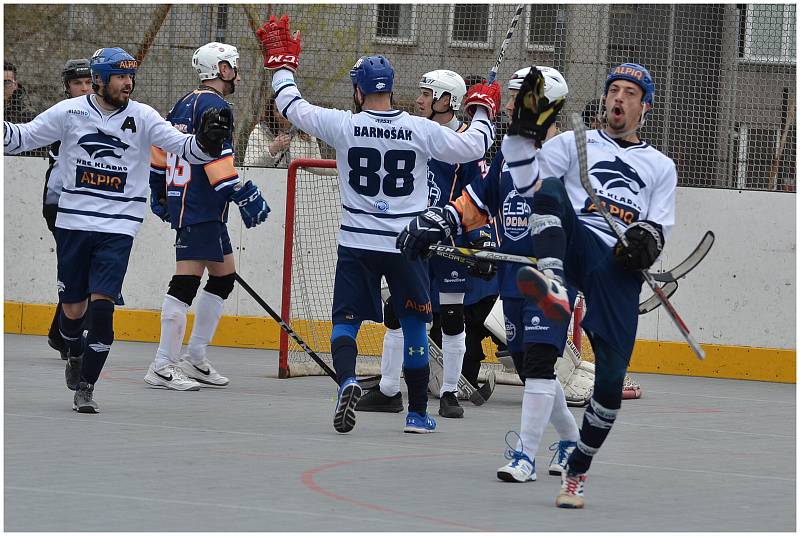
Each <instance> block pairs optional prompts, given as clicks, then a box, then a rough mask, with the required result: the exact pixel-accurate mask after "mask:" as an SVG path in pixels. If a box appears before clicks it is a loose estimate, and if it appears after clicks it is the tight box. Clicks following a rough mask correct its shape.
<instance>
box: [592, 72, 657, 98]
mask: <svg viewBox="0 0 800 536" xmlns="http://www.w3.org/2000/svg"><path fill="white" fill-rule="evenodd" d="M614 80H627V81H629V82H633V83H634V84H636V85H637V86H639V87H640V88H642V91H643V92H644V96H643V97H642V102H643V103H644V104H647V105H649V106H650V107H651V108H652V106H653V100H654V99H655V96H656V84H655V82H653V77H651V76H650V71H648V70H647V69H645V68H644V67H642V66H641V65H639V64H638V63H623V64H622V65H617V66H616V67H612V68H611V69H609V71H608V78H606V88H605V91H603V95H607V94H608V86H610V85H611V82H613V81H614Z"/></svg>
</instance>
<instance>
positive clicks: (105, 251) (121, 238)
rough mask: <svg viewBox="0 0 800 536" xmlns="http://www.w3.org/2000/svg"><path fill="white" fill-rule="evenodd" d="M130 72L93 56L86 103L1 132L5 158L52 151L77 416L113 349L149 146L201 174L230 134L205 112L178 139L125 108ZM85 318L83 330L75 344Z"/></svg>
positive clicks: (129, 104)
mask: <svg viewBox="0 0 800 536" xmlns="http://www.w3.org/2000/svg"><path fill="white" fill-rule="evenodd" d="M136 68H137V61H136V59H134V58H133V56H131V55H130V54H128V53H127V52H125V51H124V50H122V49H121V48H101V49H99V50H98V51H97V52H95V53H94V55H93V56H92V59H91V74H92V85H93V88H94V94H92V95H86V96H84V97H76V98H74V99H67V100H64V101H61V102H60V103H58V104H56V105H54V106H52V107H50V108H48V109H47V110H45V111H44V112H42V113H41V114H39V115H38V116H36V118H34V119H33V121H31V122H30V123H25V124H14V123H9V122H3V134H4V136H3V138H4V139H3V146H4V152H5V154H18V153H21V152H23V151H29V150H31V149H37V148H39V147H43V146H45V145H48V144H50V143H53V142H56V141H61V147H60V152H59V168H61V170H62V177H63V182H62V184H63V189H62V191H61V197H60V198H59V200H58V216H57V217H56V255H57V257H58V291H59V297H60V300H61V303H62V311H61V316H60V318H59V329H60V331H61V336H62V337H63V338H64V341H65V342H66V345H67V366H66V371H65V376H66V382H67V387H68V388H70V389H72V390H74V391H75V395H74V397H73V403H72V409H74V410H76V411H78V412H80V413H97V412H98V411H99V408H98V404H97V402H96V401H95V400H94V399H93V393H94V386H95V383H96V382H97V379H98V378H99V377H100V372H101V371H102V369H103V365H104V364H105V362H106V358H107V357H108V352H109V351H110V350H111V344H112V343H113V342H114V321H113V318H114V299H115V298H116V297H117V296H119V294H120V291H121V290H122V281H123V278H124V277H125V272H126V270H127V268H128V258H129V256H130V252H131V247H132V245H133V238H134V236H136V233H137V231H138V230H139V227H140V226H141V224H142V221H143V219H144V212H145V208H146V207H145V205H146V204H147V183H148V174H149V166H148V163H147V160H148V154H149V153H150V146H151V145H157V146H159V147H163V148H164V149H165V150H168V151H170V152H173V153H175V154H178V155H181V157H182V158H184V159H185V160H187V161H188V162H190V163H193V164H203V163H207V162H210V161H212V160H213V159H215V158H218V157H219V155H220V153H221V152H222V142H223V141H224V140H226V139H228V137H229V136H230V132H231V120H230V115H229V113H227V112H226V111H225V110H223V111H221V112H220V111H217V110H213V109H209V110H207V111H206V113H205V114H204V115H203V118H202V119H201V121H200V125H199V128H198V129H197V135H196V136H193V135H189V134H184V133H181V132H179V131H178V130H177V129H175V128H174V127H173V126H172V125H171V124H170V123H169V122H167V121H165V120H164V118H162V117H161V116H160V115H159V114H158V112H156V111H155V110H154V109H153V108H151V107H150V106H147V105H146V104H142V103H139V102H136V101H134V100H132V99H131V98H130V96H131V93H132V92H133V88H134V84H135V80H136ZM62 166H63V167H62ZM87 309H91V315H90V319H91V320H90V323H89V324H88V333H87V336H86V337H83V336H82V335H83V318H84V315H85V314H86V311H87Z"/></svg>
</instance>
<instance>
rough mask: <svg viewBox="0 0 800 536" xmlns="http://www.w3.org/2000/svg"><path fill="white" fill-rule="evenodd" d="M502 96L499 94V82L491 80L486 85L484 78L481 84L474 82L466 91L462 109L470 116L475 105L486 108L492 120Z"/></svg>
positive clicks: (497, 110) (472, 114) (498, 109)
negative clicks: (489, 83)
mask: <svg viewBox="0 0 800 536" xmlns="http://www.w3.org/2000/svg"><path fill="white" fill-rule="evenodd" d="M502 100H503V98H502V95H501V89H500V84H498V83H497V82H492V83H491V85H486V80H484V81H483V83H482V84H475V85H473V86H472V87H470V88H469V90H468V91H467V97H466V98H465V99H464V110H465V111H466V112H467V114H468V115H469V116H470V118H472V116H474V115H475V110H476V108H475V107H476V106H483V107H484V108H486V113H487V114H489V119H490V120H492V121H494V118H495V116H496V115H497V113H498V112H499V111H500V103H501V102H502Z"/></svg>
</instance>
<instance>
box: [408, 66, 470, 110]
mask: <svg viewBox="0 0 800 536" xmlns="http://www.w3.org/2000/svg"><path fill="white" fill-rule="evenodd" d="M419 87H421V88H426V89H430V90H431V91H433V100H434V101H436V100H438V99H439V98H440V97H441V96H442V95H444V94H445V93H449V94H450V107H451V108H452V109H453V110H458V109H459V108H460V107H461V101H462V100H463V99H464V95H466V94H467V84H466V83H464V79H463V78H461V75H459V74H458V73H456V72H454V71H448V70H447V69H437V70H435V71H430V72H428V73H425V74H423V75H422V78H421V79H420V81H419Z"/></svg>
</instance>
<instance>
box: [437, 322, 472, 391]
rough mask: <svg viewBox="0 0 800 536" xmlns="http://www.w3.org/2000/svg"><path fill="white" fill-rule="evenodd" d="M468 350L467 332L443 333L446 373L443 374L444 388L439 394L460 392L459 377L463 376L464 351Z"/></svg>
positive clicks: (443, 355) (443, 356) (443, 357)
mask: <svg viewBox="0 0 800 536" xmlns="http://www.w3.org/2000/svg"><path fill="white" fill-rule="evenodd" d="M466 351H467V334H466V333H465V332H463V331H462V332H461V333H459V334H458V335H445V334H444V333H442V359H443V360H444V373H443V374H442V376H443V378H442V389H441V391H440V392H439V396H442V395H443V394H444V393H446V392H448V391H449V392H451V393H452V392H458V378H459V377H460V376H461V366H462V365H463V364H464V352H466Z"/></svg>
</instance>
